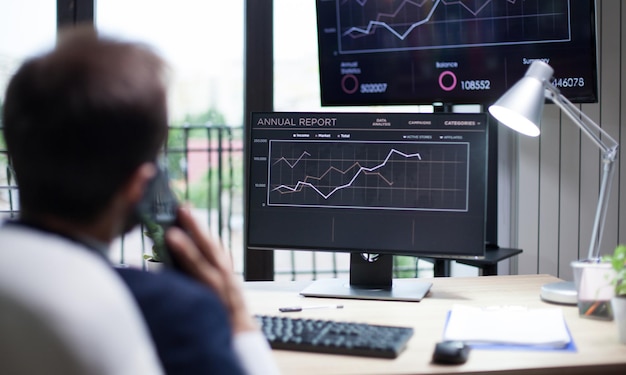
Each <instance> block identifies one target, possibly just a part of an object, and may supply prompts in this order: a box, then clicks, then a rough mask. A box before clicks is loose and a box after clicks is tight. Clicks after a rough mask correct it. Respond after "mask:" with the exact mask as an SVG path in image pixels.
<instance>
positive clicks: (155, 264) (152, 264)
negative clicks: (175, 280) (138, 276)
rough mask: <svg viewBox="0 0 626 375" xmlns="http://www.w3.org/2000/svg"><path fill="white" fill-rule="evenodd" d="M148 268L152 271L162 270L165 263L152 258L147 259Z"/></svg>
mask: <svg viewBox="0 0 626 375" xmlns="http://www.w3.org/2000/svg"><path fill="white" fill-rule="evenodd" d="M146 269H147V270H148V271H150V272H161V270H162V269H163V263H161V262H155V261H153V260H152V259H146Z"/></svg>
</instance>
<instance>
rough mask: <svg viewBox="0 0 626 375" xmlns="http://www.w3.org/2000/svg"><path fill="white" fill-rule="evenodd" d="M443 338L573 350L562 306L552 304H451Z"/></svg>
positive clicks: (483, 344)
mask: <svg viewBox="0 0 626 375" xmlns="http://www.w3.org/2000/svg"><path fill="white" fill-rule="evenodd" d="M443 339H444V340H454V341H463V342H465V343H466V344H469V345H470V346H472V347H473V348H488V349H532V350H566V351H576V347H575V345H574V342H573V340H572V337H571V334H570V332H569V329H568V328H567V324H566V322H565V318H564V317H563V312H562V310H561V309H560V308H552V307H549V308H540V309H528V308H525V307H519V306H505V307H487V308H480V307H474V306H466V305H454V306H453V308H452V309H451V310H450V312H449V313H448V319H447V321H446V325H445V328H444V332H443Z"/></svg>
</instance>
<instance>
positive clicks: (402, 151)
mask: <svg viewBox="0 0 626 375" xmlns="http://www.w3.org/2000/svg"><path fill="white" fill-rule="evenodd" d="M468 153H469V145H468V144H467V143H463V142H460V143H459V142H455V143H447V142H373V141H371V142H348V141H341V142H338V141H337V142H334V141H272V142H270V148H269V156H268V157H269V160H270V161H271V162H270V163H269V165H268V184H267V186H268V191H267V204H268V205H271V206H296V207H335V208H368V209H386V210H394V209H397V210H435V211H465V210H467V204H468V203H467V199H468V198H467V194H468V187H467V183H468V180H469V177H468V173H469V172H468Z"/></svg>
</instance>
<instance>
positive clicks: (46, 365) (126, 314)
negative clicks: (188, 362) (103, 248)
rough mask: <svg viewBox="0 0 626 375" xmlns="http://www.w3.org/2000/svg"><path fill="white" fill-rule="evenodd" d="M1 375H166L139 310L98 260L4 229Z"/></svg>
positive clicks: (0, 233)
mask: <svg viewBox="0 0 626 375" xmlns="http://www.w3.org/2000/svg"><path fill="white" fill-rule="evenodd" d="M0 374H7V375H21V374H28V375H31V374H46V375H87V374H89V375H137V374H142V375H143V374H145V375H150V374H162V369H161V365H160V362H159V360H158V357H157V355H156V350H155V348H154V346H153V343H152V341H151V339H150V336H149V334H148V330H147V328H146V326H145V323H144V322H143V319H142V317H141V313H140V312H139V308H138V306H137V305H136V303H135V302H134V299H133V298H132V296H131V295H130V292H129V291H128V289H127V288H126V286H125V284H124V283H123V282H122V280H121V279H120V278H119V276H118V275H117V274H116V273H115V271H114V270H113V269H112V268H111V267H110V266H109V265H108V264H107V263H106V260H105V259H103V258H102V257H101V256H100V255H98V254H96V253H93V252H90V251H89V250H86V249H84V248H83V247H81V246H80V245H78V244H74V243H73V242H71V241H69V240H67V239H65V238H62V237H59V236H55V235H51V234H44V233H39V232H37V231H34V230H32V229H28V228H24V227H19V226H15V225H6V226H4V227H2V226H0Z"/></svg>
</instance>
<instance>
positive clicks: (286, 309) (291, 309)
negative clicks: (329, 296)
mask: <svg viewBox="0 0 626 375" xmlns="http://www.w3.org/2000/svg"><path fill="white" fill-rule="evenodd" d="M310 309H343V305H315V306H292V307H280V308H279V309H278V311H280V312H297V311H302V310H310Z"/></svg>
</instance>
